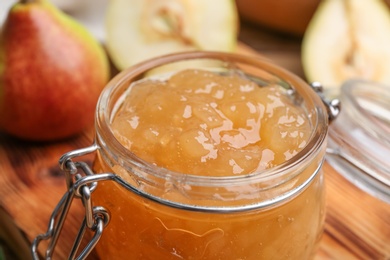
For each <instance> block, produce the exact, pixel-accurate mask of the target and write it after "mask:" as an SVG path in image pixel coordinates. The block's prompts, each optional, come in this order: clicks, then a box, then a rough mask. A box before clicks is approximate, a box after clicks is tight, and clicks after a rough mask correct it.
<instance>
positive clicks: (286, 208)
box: [38, 52, 328, 260]
mask: <svg viewBox="0 0 390 260" xmlns="http://www.w3.org/2000/svg"><path fill="white" fill-rule="evenodd" d="M324 104H325V105H324ZM327 130H328V108H327V107H326V103H325V102H324V101H323V100H322V99H321V98H320V96H319V95H317V93H316V92H315V91H314V90H313V89H312V88H311V87H310V86H309V85H307V84H306V83H305V82H303V81H302V80H300V79H299V78H298V77H296V76H294V75H292V74H291V73H289V72H287V71H285V70H283V69H282V68H279V67H277V66H275V65H272V64H271V63H270V62H269V61H265V60H262V59H256V58H253V57H246V56H241V55H236V54H226V53H216V52H191V53H181V54H174V55H168V56H163V57H159V58H156V59H153V60H149V61H146V62H144V63H141V64H138V65H136V66H134V67H131V68H129V69H127V70H125V71H123V72H121V73H120V74H119V75H118V76H116V77H115V78H114V79H113V80H112V81H111V82H110V83H109V84H108V86H107V87H106V88H105V90H104V91H103V93H102V95H101V98H100V100H99V102H98V106H97V114H96V138H95V143H94V144H93V145H92V146H91V147H89V148H85V149H80V150H78V151H73V152H70V153H68V154H66V155H64V156H63V157H62V158H61V160H60V162H61V165H62V167H63V168H64V169H65V170H66V171H68V172H73V173H75V172H77V171H78V169H81V171H83V172H84V173H85V176H81V174H73V175H72V174H69V176H71V177H68V186H69V187H71V188H72V190H74V192H73V193H74V196H75V197H77V196H79V197H81V198H82V199H83V202H84V206H85V208H86V221H85V223H84V224H85V226H86V228H88V227H89V228H90V229H92V230H94V231H95V236H94V238H93V239H91V241H90V243H89V244H88V246H87V247H86V248H85V249H84V250H83V251H82V252H81V253H80V254H81V256H86V255H87V254H88V253H89V252H90V251H91V250H92V248H94V246H95V245H96V247H95V249H96V252H97V254H98V255H99V256H100V257H101V259H213V260H214V259H310V258H312V257H313V256H314V254H315V251H316V248H317V246H318V243H319V240H320V237H321V233H322V230H323V224H324V216H325V188H324V176H323V173H322V171H321V166H322V163H323V160H324V154H325V149H326V138H327ZM88 152H95V153H96V159H95V162H94V164H93V167H92V168H93V169H92V170H91V169H89V167H88V166H86V165H85V164H78V163H77V162H76V163H75V162H73V159H74V158H75V157H77V156H79V155H82V154H85V153H88ZM79 171H80V170H79ZM72 176H73V177H72ZM74 176H76V177H74ZM77 176H78V177H77ZM86 193H88V195H85V194H86ZM65 200H66V199H65ZM62 208H66V206H64V207H62ZM59 215H66V214H59ZM60 219H61V217H60ZM54 233H55V232H54ZM80 233H82V232H80ZM54 237H55V235H54ZM80 237H82V235H80ZM78 239H79V238H78ZM94 239H95V240H94ZM38 240H40V239H39V238H38ZM41 240H42V239H41ZM80 240H81V238H80ZM79 242H80V241H76V243H75V244H78V243H79ZM53 244H55V242H54V243H53ZM49 247H50V246H49ZM73 251H74V252H73ZM76 251H77V246H76V247H75V249H73V250H72V252H71V254H75V253H76ZM79 251H80V250H79Z"/></svg>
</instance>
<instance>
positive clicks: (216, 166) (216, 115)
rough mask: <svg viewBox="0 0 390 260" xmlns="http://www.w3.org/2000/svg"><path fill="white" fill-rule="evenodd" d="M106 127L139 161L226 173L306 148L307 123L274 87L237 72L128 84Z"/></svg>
mask: <svg viewBox="0 0 390 260" xmlns="http://www.w3.org/2000/svg"><path fill="white" fill-rule="evenodd" d="M112 129H114V134H115V136H116V137H117V139H118V140H119V141H120V142H121V143H122V144H123V145H124V146H125V147H126V148H128V149H129V150H131V151H132V152H133V153H135V154H136V155H137V156H138V157H140V158H142V159H144V160H145V161H148V162H150V163H154V164H156V165H158V166H160V167H164V168H167V169H169V170H172V171H176V172H182V173H187V174H194V175H208V176H229V175H242V174H248V173H252V172H255V171H259V170H263V169H267V168H270V167H273V166H275V165H278V164H281V163H283V162H284V161H286V160H288V159H290V158H291V157H292V156H294V155H295V154H296V153H297V152H298V151H300V150H301V149H302V148H303V147H304V146H305V144H306V142H307V140H308V138H309V135H310V131H311V126H310V123H309V120H308V119H307V116H306V115H305V113H304V111H303V110H302V109H301V108H300V107H298V106H295V105H294V104H293V101H292V100H291V98H290V97H289V96H288V95H286V93H285V91H284V90H283V88H282V87H281V86H279V85H278V84H269V85H267V86H261V87H260V86H259V85H258V84H256V83H255V82H254V81H252V80H250V79H249V78H247V77H245V76H243V75H242V74H240V73H238V72H235V71H230V72H229V73H228V74H227V75H226V73H225V74H224V75H222V74H218V73H214V72H210V71H205V70H184V71H181V72H178V73H176V74H174V75H172V76H171V77H169V78H168V79H165V80H161V79H147V80H143V81H140V82H137V83H136V84H134V85H132V86H131V88H130V90H129V92H128V93H127V96H126V98H125V100H124V103H123V104H122V106H121V107H120V109H119V110H118V112H117V114H116V116H115V117H114V120H113V122H112ZM210 169H212V171H210Z"/></svg>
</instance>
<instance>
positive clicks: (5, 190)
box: [0, 24, 390, 260]
mask: <svg viewBox="0 0 390 260" xmlns="http://www.w3.org/2000/svg"><path fill="white" fill-rule="evenodd" d="M240 41H241V42H243V43H245V44H246V45H248V46H250V47H251V48H252V49H253V50H256V51H257V53H259V54H260V55H262V56H265V57H266V58H269V59H271V60H272V61H274V62H275V63H276V64H278V65H281V66H282V67H284V68H286V69H288V70H290V71H292V72H293V73H295V74H296V75H298V76H300V77H302V78H304V75H303V71H302V66H301V63H300V44H301V38H299V37H291V36H286V35H281V34H278V33H275V32H272V31H267V30H266V29H263V28H260V27H255V26H252V25H248V24H242V25H241V32H240ZM240 51H241V52H248V51H249V52H252V50H248V49H245V48H242V47H240ZM92 140H93V129H90V130H89V131H86V132H85V133H84V134H82V135H80V136H78V137H76V138H72V139H69V140H66V141H62V142H55V143H29V142H23V141H19V140H15V139H13V138H10V137H9V136H6V135H4V134H1V133H0V242H1V244H0V245H2V248H3V249H2V250H3V251H5V255H12V256H11V257H8V258H7V259H29V258H31V257H30V253H29V246H30V242H31V241H32V240H33V238H34V237H35V236H36V235H37V234H40V233H43V232H45V231H46V228H47V224H48V219H49V217H50V214H51V212H52V210H53V208H54V207H55V205H56V203H57V202H58V200H59V199H60V197H61V196H62V195H63V193H64V191H65V189H66V187H65V181H64V178H63V175H62V173H61V171H60V170H59V167H58V159H59V157H60V156H61V155H62V154H63V153H65V152H68V151H70V150H73V149H75V148H80V147H85V146H88V145H90V144H91V143H92ZM86 160H87V161H90V160H92V158H91V157H86ZM324 171H325V176H326V184H327V215H326V224H325V231H324V235H323V237H322V240H321V243H320V248H319V250H318V252H317V255H316V257H315V259H316V260H324V259H335V260H348V259H390V205H389V204H386V203H385V202H382V201H380V200H378V199H376V198H374V197H372V196H370V195H368V194H366V193H364V192H363V191H361V190H359V189H358V188H356V187H355V186H353V185H352V184H351V183H349V182H348V181H346V180H345V179H344V178H343V177H342V176H340V175H339V174H338V173H337V172H335V171H334V170H333V169H332V168H331V167H330V166H329V165H328V164H327V163H325V165H324ZM71 214H72V215H71V219H70V220H69V221H70V223H80V222H81V216H82V208H81V206H80V205H79V204H76V205H75V206H74V207H72V210H71ZM77 229H78V224H77V225H74V224H73V225H72V224H70V225H68V226H67V228H66V231H65V232H64V234H63V238H62V239H61V240H60V245H61V246H60V247H58V249H57V251H56V255H55V256H56V257H55V258H54V259H66V255H67V252H68V250H69V248H70V246H71V243H72V242H73V239H74V237H73V235H74V234H75V233H76V232H77ZM43 249H44V248H43V247H41V248H40V252H43ZM2 254H4V253H2V252H1V251H0V259H2V258H1V255H2ZM93 258H94V255H92V257H91V259H93Z"/></svg>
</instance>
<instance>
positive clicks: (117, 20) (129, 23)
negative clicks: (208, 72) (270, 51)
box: [106, 0, 239, 70]
mask: <svg viewBox="0 0 390 260" xmlns="http://www.w3.org/2000/svg"><path fill="white" fill-rule="evenodd" d="M238 27H239V21H238V12H237V8H236V4H235V1H234V0H213V1H209V0H169V1H160V0H153V1H145V0H115V1H109V3H108V9H107V13H106V44H107V52H108V53H109V55H110V58H111V60H112V62H113V63H114V65H115V66H116V68H117V69H119V70H123V69H125V68H127V67H130V66H132V65H134V64H136V63H139V62H142V61H144V60H146V59H150V58H153V57H156V56H160V55H164V54H170V53H174V52H183V51H195V50H208V51H225V52H233V51H234V50H235V48H236V45H237V34H238Z"/></svg>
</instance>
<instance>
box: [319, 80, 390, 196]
mask: <svg viewBox="0 0 390 260" xmlns="http://www.w3.org/2000/svg"><path fill="white" fill-rule="evenodd" d="M340 100H341V104H342V110H341V113H340V115H339V116H338V118H337V119H336V120H334V122H333V123H332V125H331V126H330V128H329V144H328V149H327V152H328V155H327V160H328V162H329V163H330V165H332V166H333V167H334V168H335V169H336V170H337V171H338V172H339V173H341V174H342V175H343V176H344V177H345V178H347V179H348V180H349V181H351V182H352V183H353V184H355V185H356V186H358V187H359V188H361V189H362V190H364V191H366V192H368V193H370V194H371V195H373V196H375V197H378V198H379V199H382V200H384V201H386V202H388V203H390V87H389V86H384V85H380V84H378V83H373V82H368V81H362V80H351V81H347V82H345V83H344V84H343V85H342V87H341V92H340Z"/></svg>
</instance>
